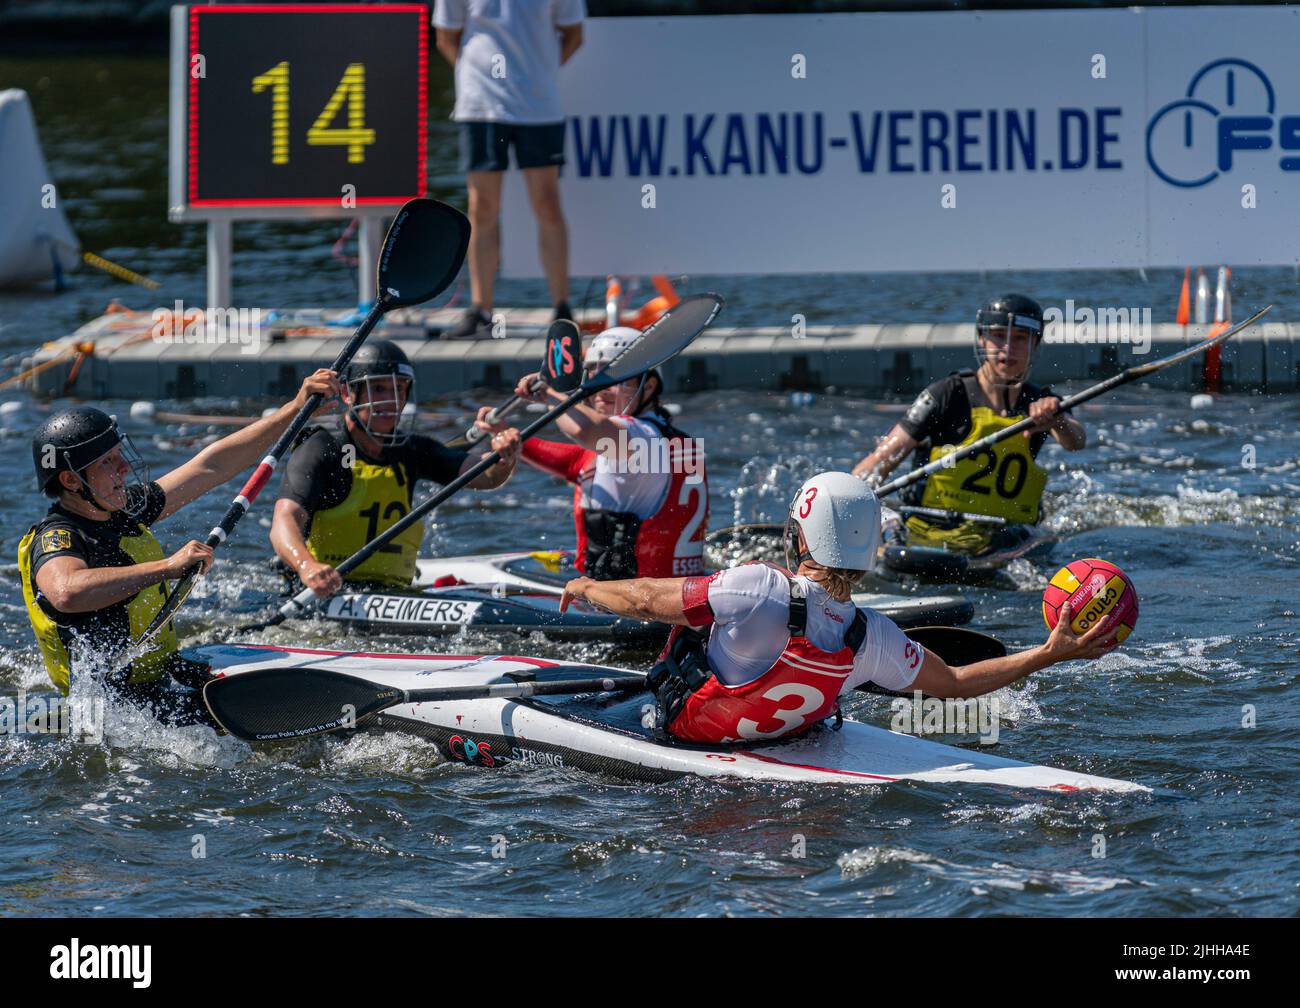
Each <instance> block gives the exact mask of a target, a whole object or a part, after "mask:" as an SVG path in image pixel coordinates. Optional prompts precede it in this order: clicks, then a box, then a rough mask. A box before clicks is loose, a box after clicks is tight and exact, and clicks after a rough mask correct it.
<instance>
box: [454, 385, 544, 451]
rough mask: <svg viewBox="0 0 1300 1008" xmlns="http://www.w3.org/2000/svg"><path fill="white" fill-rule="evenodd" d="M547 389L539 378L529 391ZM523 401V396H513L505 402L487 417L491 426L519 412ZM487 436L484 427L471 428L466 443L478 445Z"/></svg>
mask: <svg viewBox="0 0 1300 1008" xmlns="http://www.w3.org/2000/svg"><path fill="white" fill-rule="evenodd" d="M545 387H546V383H545V382H544V381H542V380H541V379H540V378H538V379H537V380H536V381H535V382H533V383H532V384H531V385H529V386H528V389H529V391H531V392H539V391H541V390H542V389H543V388H545ZM523 401H524V400H523V397H522V396H517V395H513V396H511V397H510V398H509V399H507V400H506V401H505V402H503V403H502V404H501V405H500V406H498V407H497V408H496V409H494V410H493V411H492V412H491V413H489V414H488V415H487V422H488V423H490V424H494V423H500V422H501V421H502V420H504V419H505V418H506V417H508V416H509V415H510V414H511V413H513V412H514V411H515V410H517V409H518V408H519V404H520V403H521V402H523ZM487 436H488V432H487V431H485V430H484V429H483V428H482V427H479V426H477V425H476V426H473V427H470V428H469V429H468V430H466V431H465V442H466V444H478V443H479V442H480V441H482V440H483V439H484V438H485V437H487Z"/></svg>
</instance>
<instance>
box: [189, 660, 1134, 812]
mask: <svg viewBox="0 0 1300 1008" xmlns="http://www.w3.org/2000/svg"><path fill="white" fill-rule="evenodd" d="M186 655H187V656H188V657H190V658H192V659H194V660H198V661H205V662H208V663H209V664H210V665H211V666H212V668H213V671H214V672H215V673H217V674H221V675H240V674H244V673H246V672H250V671H254V670H256V669H260V668H283V667H312V668H325V669H330V670H333V671H338V672H343V673H347V674H350V675H358V676H361V677H363V678H366V679H370V680H372V681H375V682H378V683H381V684H383V685H385V686H388V687H391V688H393V689H399V690H409V689H418V688H422V687H429V686H443V685H446V686H451V685H468V684H482V683H484V682H496V681H509V679H508V678H507V677H510V678H514V679H517V678H519V677H521V676H524V677H541V678H544V677H545V676H546V674H547V670H548V669H555V670H556V671H557V672H562V673H563V674H564V675H566V676H568V675H572V674H573V673H574V671H575V667H579V666H577V665H576V663H572V662H565V663H559V662H551V661H547V660H545V659H539V658H527V657H510V656H491V655H488V656H485V655H420V654H400V655H398V654H375V653H362V652H343V651H327V650H320V649H309V648H282V647H274V646H269V645H235V644H212V645H204V646H202V647H197V648H192V649H188V650H187V651H186ZM580 667H581V668H583V669H589V670H590V672H591V674H592V675H603V674H607V673H609V672H611V671H614V672H617V673H619V674H627V673H628V672H629V671H633V670H628V669H617V670H610V669H608V668H605V667H603V666H595V665H592V666H580ZM649 703H650V697H649V694H648V693H643V694H637V695H633V696H631V697H628V696H618V697H613V698H610V697H608V696H604V695H601V696H588V697H579V698H554V699H552V700H545V701H543V700H500V699H491V700H459V701H454V702H425V703H414V704H409V703H408V704H401V705H398V706H396V707H393V708H390V709H389V710H388V711H386V712H384V713H382V714H379V715H377V716H376V717H375V718H373V719H371V720H370V721H369V722H366V723H365V724H363V726H362V727H368V728H372V729H376V730H388V731H401V732H406V733H410V734H413V735H417V736H420V737H422V738H425V739H427V740H430V741H432V742H433V743H434V744H436V745H437V747H438V748H439V750H440V751H441V753H442V754H443V756H444V757H446V758H447V759H449V760H453V761H458V762H463V763H468V764H471V765H475V766H479V767H484V768H494V767H499V766H502V765H505V764H511V763H515V764H529V765H540V766H548V767H555V768H566V769H573V770H582V771H588V772H593V773H602V774H609V775H612V776H615V777H618V778H621V779H626V780H636V781H650V782H655V781H663V780H670V779H675V778H678V777H682V776H685V775H690V774H694V775H699V776H706V777H734V778H743V779H747V780H758V781H772V782H789V783H803V784H828V785H835V786H844V785H885V784H891V783H897V782H902V781H916V782H926V783H936V784H978V785H991V786H1000V787H1009V788H1017V789H1019V788H1025V789H1046V790H1055V791H1078V790H1097V791H1114V792H1133V791H1147V790H1149V789H1148V788H1146V787H1144V786H1142V785H1140V784H1134V783H1131V782H1129V781H1123V780H1116V779H1113V778H1106V777H1097V776H1094V775H1091V774H1084V773H1077V772H1074V771H1069V770H1060V769H1056V768H1053V767H1045V766H1034V765H1031V764H1027V763H1021V762H1019V761H1016V760H1009V759H1005V758H1003V757H1000V756H995V755H993V754H991V753H988V752H986V751H983V750H981V749H974V748H971V749H959V748H956V747H953V746H947V745H942V744H939V743H936V742H930V741H927V740H924V739H918V738H914V737H912V736H910V735H902V734H898V733H895V732H891V731H888V730H886V729H884V728H880V727H877V726H874V725H868V724H863V723H860V722H855V721H845V722H844V723H843V726H842V727H841V728H839V729H830V728H825V727H818V728H816V729H814V730H813V731H812V732H810V733H808V734H807V735H805V736H804V737H802V738H799V739H795V740H792V741H787V742H767V743H760V742H754V743H741V744H737V745H735V746H712V747H710V746H697V745H688V744H683V743H676V742H671V741H668V740H665V739H663V738H662V737H661V736H658V735H656V734H655V733H653V732H652V731H651V730H649V729H646V728H644V727H642V726H641V724H640V718H641V715H642V713H643V708H644V707H645V706H647V705H648V704H649Z"/></svg>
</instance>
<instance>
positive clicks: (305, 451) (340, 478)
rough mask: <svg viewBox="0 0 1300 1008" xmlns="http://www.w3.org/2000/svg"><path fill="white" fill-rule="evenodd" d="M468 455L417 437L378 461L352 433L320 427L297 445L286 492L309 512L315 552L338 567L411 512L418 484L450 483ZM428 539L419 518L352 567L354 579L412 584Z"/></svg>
mask: <svg viewBox="0 0 1300 1008" xmlns="http://www.w3.org/2000/svg"><path fill="white" fill-rule="evenodd" d="M468 457H469V456H468V453H466V452H463V451H457V450H455V449H453V448H448V447H447V446H446V445H444V444H442V443H441V442H440V441H437V440H435V439H434V438H431V437H426V436H423V435H419V434H417V435H413V436H412V437H411V438H410V439H409V440H407V441H406V442H405V443H404V444H401V445H393V446H389V447H386V448H385V449H384V450H383V452H382V453H381V454H380V456H379V457H378V458H373V457H371V456H369V455H366V454H365V453H364V452H363V451H362V450H361V449H360V448H359V447H357V446H356V445H355V444H354V443H353V442H352V441H351V439H350V438H348V437H347V435H346V434H342V433H340V434H335V433H332V432H330V431H328V430H326V429H325V428H323V427H316V428H313V429H311V430H309V431H307V432H306V433H305V434H304V438H303V440H302V441H300V442H299V446H298V447H297V448H295V449H294V452H293V455H292V457H291V458H290V459H289V464H288V466H287V467H286V468H285V472H284V480H283V483H282V484H281V487H280V497H281V498H285V499H288V500H292V501H295V502H296V503H297V504H298V505H299V506H301V507H302V509H303V510H304V511H306V512H307V516H308V525H307V530H306V536H307V548H308V549H309V550H310V551H311V554H312V556H313V557H315V558H316V560H318V561H320V562H321V563H327V564H330V565H331V566H337V565H338V564H340V563H342V562H343V561H344V560H346V559H347V558H348V557H350V556H351V555H352V554H353V553H355V552H356V551H357V550H359V549H360V548H361V547H362V546H364V545H365V544H366V543H368V542H369V541H370V540H371V539H374V538H375V537H376V536H377V535H379V534H380V533H382V532H384V531H386V530H387V529H388V528H389V527H390V526H391V525H393V524H394V523H396V522H397V521H398V520H400V519H401V518H403V517H404V516H405V515H406V514H407V513H409V512H410V510H411V505H412V502H413V500H414V497H415V484H416V482H417V481H419V480H432V481H433V482H435V483H439V484H446V483H450V482H451V481H452V480H454V479H455V478H456V477H457V476H458V475H460V470H461V466H462V465H464V463H465V459H466V458H468ZM423 537H424V528H423V526H422V525H421V524H420V523H418V522H417V523H416V524H414V525H412V526H411V527H410V528H409V529H407V530H406V531H404V532H403V533H401V534H400V535H398V536H397V538H395V539H394V540H393V541H392V542H390V543H388V544H387V545H386V546H384V547H383V548H382V549H380V550H378V551H376V552H375V554H374V555H373V556H371V557H369V558H368V559H367V560H366V561H365V562H364V563H362V564H360V565H359V566H358V567H356V568H355V569H354V570H352V571H350V572H349V574H348V577H347V580H348V581H350V582H354V583H357V582H369V583H379V584H391V585H401V586H406V585H409V584H410V583H411V581H412V579H413V578H414V577H415V572H416V557H417V555H418V553H419V549H420V542H421V540H422V539H423Z"/></svg>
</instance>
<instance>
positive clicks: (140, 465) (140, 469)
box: [58, 420, 149, 518]
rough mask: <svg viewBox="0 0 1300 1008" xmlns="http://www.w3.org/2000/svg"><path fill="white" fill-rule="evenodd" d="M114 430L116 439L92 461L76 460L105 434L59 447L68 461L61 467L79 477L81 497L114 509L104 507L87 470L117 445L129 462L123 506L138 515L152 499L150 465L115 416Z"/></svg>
mask: <svg viewBox="0 0 1300 1008" xmlns="http://www.w3.org/2000/svg"><path fill="white" fill-rule="evenodd" d="M111 433H112V435H114V437H115V439H116V440H115V441H114V443H112V444H110V445H109V446H108V448H107V449H106V450H105V451H102V452H100V453H99V454H98V455H96V456H95V457H94V458H92V459H90V460H89V461H84V462H81V464H80V465H77V464H76V463H77V461H78V456H79V455H80V456H82V457H84V455H85V454H86V453H87V452H86V449H87V448H89V449H91V450H93V449H94V447H95V446H94V445H93V442H95V441H97V440H99V439H101V438H104V437H105V435H104V434H98V435H96V436H95V437H94V438H91V439H90V440H89V441H86V442H83V443H82V444H78V445H70V446H68V447H67V448H61V449H59V450H58V451H59V454H60V455H62V456H63V459H64V461H65V465H63V466H62V467H61V470H60V471H67V472H70V473H72V475H74V476H75V477H77V482H78V483H80V484H81V486H80V487H79V488H78V489H77V490H76V491H74V492H75V493H76V494H77V495H78V496H80V497H81V499H82V500H84V501H86V502H87V503H88V504H91V505H93V506H94V507H97V508H99V510H101V511H107V512H109V513H110V514H111V513H112V512H113V511H114V509H113V508H109V507H105V506H104V505H103V503H101V502H100V500H99V499H98V498H97V497H96V496H95V494H94V491H92V490H91V488H90V481H89V480H88V479H87V478H86V470H87V469H89V468H90V467H91V466H93V465H96V464H98V463H99V462H100V461H102V460H103V459H104V458H105V457H106V456H108V455H109V454H110V453H112V451H113V449H115V448H116V449H117V450H118V451H119V452H120V453H121V456H122V461H123V462H125V463H126V467H127V475H126V478H125V479H124V480H123V481H122V494H123V496H124V497H125V498H126V503H125V504H123V506H122V507H121V509H120V510H121V511H123V512H124V513H125V514H126V515H127V516H128V517H130V518H138V517H139V516H140V515H141V514H143V513H144V508H145V504H146V503H148V500H149V466H148V464H147V463H146V462H145V460H144V457H143V456H141V454H140V452H139V451H137V450H136V447H135V442H133V441H132V440H131V436H130V435H129V434H124V433H122V432H121V431H119V430H118V429H117V421H116V420H114V421H113V427H112V431H111Z"/></svg>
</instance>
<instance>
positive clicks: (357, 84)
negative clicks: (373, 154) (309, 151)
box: [307, 63, 375, 164]
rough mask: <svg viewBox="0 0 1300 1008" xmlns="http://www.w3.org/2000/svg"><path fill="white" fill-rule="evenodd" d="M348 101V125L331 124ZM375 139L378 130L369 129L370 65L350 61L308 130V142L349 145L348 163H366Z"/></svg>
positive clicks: (325, 144) (321, 144)
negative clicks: (367, 101)
mask: <svg viewBox="0 0 1300 1008" xmlns="http://www.w3.org/2000/svg"><path fill="white" fill-rule="evenodd" d="M344 102H347V105H348V124H347V126H346V127H333V126H330V123H331V122H333V121H334V117H335V116H337V115H338V113H339V109H340V108H341V107H342V105H343V103H344ZM374 142H375V131H374V130H372V129H366V65H365V64H364V63H349V64H348V68H347V69H346V70H344V71H343V77H342V78H341V79H340V80H339V83H338V87H336V88H335V89H334V93H333V94H332V95H330V100H329V101H327V102H326V103H325V107H324V108H323V109H322V110H321V114H320V115H318V116H317V117H316V121H315V122H314V123H312V127H311V129H309V130H308V131H307V143H309V144H311V145H312V146H315V147H325V146H329V145H331V144H338V145H342V146H346V147H347V149H348V164H362V163H363V162H364V161H365V160H366V145H367V144H372V143H374Z"/></svg>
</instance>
